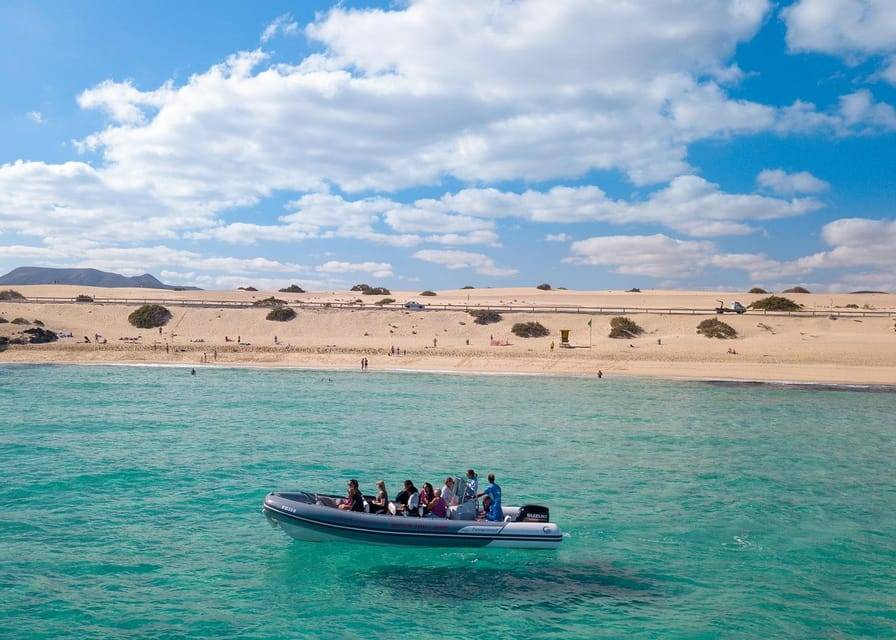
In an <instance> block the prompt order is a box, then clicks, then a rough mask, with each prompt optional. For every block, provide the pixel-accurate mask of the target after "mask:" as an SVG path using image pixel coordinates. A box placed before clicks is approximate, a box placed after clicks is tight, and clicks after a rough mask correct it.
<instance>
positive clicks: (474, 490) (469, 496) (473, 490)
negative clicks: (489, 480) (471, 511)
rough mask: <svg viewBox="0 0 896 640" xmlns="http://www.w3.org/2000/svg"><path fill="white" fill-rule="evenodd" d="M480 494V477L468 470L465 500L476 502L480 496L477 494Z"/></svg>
mask: <svg viewBox="0 0 896 640" xmlns="http://www.w3.org/2000/svg"><path fill="white" fill-rule="evenodd" d="M478 493H479V476H477V475H476V472H475V471H473V470H472V469H467V488H466V490H464V499H463V501H464V502H466V501H467V500H474V499H475V498H477V497H478V496H477V495H476V494H478Z"/></svg>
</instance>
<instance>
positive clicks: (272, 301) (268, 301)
mask: <svg viewBox="0 0 896 640" xmlns="http://www.w3.org/2000/svg"><path fill="white" fill-rule="evenodd" d="M252 306H253V307H270V308H272V309H275V308H276V307H283V306H286V300H281V299H280V298H275V297H274V296H270V297H269V298H262V299H261V300H256V301H255V302H253V303H252Z"/></svg>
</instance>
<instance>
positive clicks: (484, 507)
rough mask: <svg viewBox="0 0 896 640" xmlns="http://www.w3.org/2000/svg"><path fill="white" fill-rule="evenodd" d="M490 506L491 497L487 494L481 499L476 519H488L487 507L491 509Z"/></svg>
mask: <svg viewBox="0 0 896 640" xmlns="http://www.w3.org/2000/svg"><path fill="white" fill-rule="evenodd" d="M491 506H492V499H491V498H489V497H488V496H485V497H484V498H483V499H482V511H477V512H476V519H477V520H488V512H489V509H491Z"/></svg>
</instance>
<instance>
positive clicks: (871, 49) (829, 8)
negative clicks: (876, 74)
mask: <svg viewBox="0 0 896 640" xmlns="http://www.w3.org/2000/svg"><path fill="white" fill-rule="evenodd" d="M781 16H782V17H783V19H784V22H785V23H786V25H787V46H788V47H789V48H790V50H791V51H796V52H800V51H810V52H818V53H827V54H830V55H836V56H841V57H843V58H845V59H846V61H847V62H848V63H855V62H858V61H860V60H861V59H863V58H865V57H868V56H882V57H883V58H884V63H885V65H886V66H885V68H884V69H883V71H882V77H884V78H885V79H886V80H888V81H889V82H892V83H894V84H896V3H894V2H893V1H892V0H797V1H796V2H794V3H793V4H791V5H790V6H788V7H785V8H784V9H783V10H782V11H781Z"/></svg>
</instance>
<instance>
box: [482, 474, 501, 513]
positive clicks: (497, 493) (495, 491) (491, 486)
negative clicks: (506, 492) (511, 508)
mask: <svg viewBox="0 0 896 640" xmlns="http://www.w3.org/2000/svg"><path fill="white" fill-rule="evenodd" d="M481 496H488V498H489V508H488V510H487V511H486V514H485V519H486V520H491V521H492V522H501V521H502V520H503V519H504V511H503V510H502V509H501V486H500V485H499V484H498V483H497V482H495V474H494V473H490V474H488V486H487V487H486V488H485V491H483V492H482V493H480V494H479V495H478V496H477V497H481ZM482 503H483V505H484V504H485V500H484V499H483V501H482Z"/></svg>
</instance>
